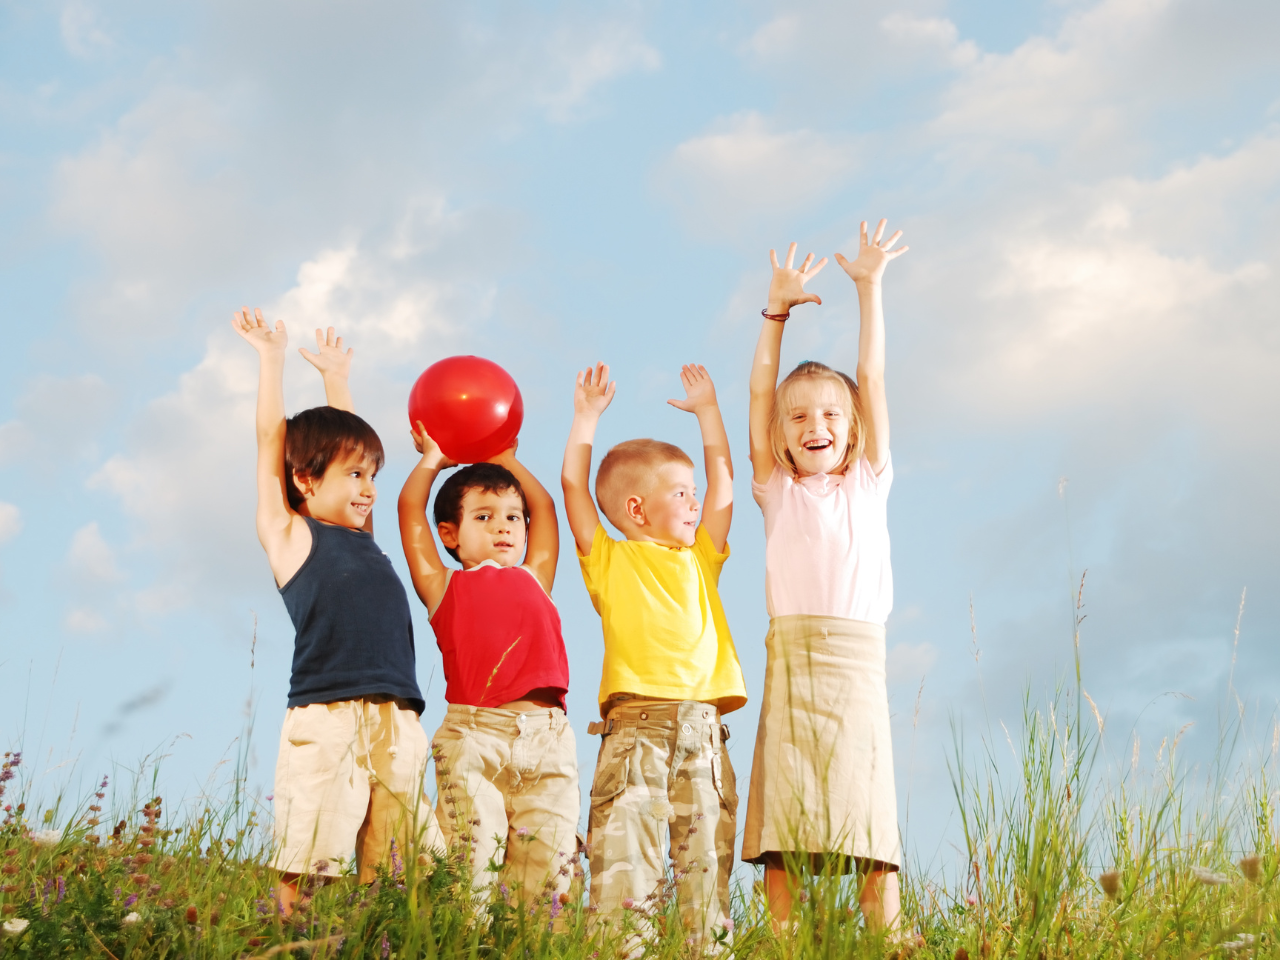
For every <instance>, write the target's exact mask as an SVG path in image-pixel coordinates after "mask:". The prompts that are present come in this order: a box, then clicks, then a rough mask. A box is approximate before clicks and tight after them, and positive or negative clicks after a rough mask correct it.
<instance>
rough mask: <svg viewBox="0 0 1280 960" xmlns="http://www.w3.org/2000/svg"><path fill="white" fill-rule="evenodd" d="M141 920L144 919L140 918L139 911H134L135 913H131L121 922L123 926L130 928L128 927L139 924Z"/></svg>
mask: <svg viewBox="0 0 1280 960" xmlns="http://www.w3.org/2000/svg"><path fill="white" fill-rule="evenodd" d="M141 919H142V918H141V917H140V916H138V911H137V910H134V911H133V912H131V913H127V914H125V917H124V919H123V920H121V921H120V922H121V923H123V924H125V925H126V926H128V925H131V924H134V923H137V922H138V921H139V920H141Z"/></svg>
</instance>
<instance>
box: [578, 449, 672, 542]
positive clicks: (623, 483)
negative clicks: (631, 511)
mask: <svg viewBox="0 0 1280 960" xmlns="http://www.w3.org/2000/svg"><path fill="white" fill-rule="evenodd" d="M668 463H681V464H684V465H685V466H687V467H692V466H693V461H692V460H691V459H689V455H688V454H687V453H685V452H684V451H683V450H681V449H680V448H679V447H677V446H676V445H675V444H674V443H664V442H663V441H661V440H649V439H643V440H624V441H623V442H622V443H619V444H618V445H617V446H615V447H613V448H612V449H610V451H609V452H608V453H606V454H605V455H604V459H603V460H601V461H600V469H598V470H597V471H596V502H597V503H598V504H600V509H601V510H603V511H604V515H605V516H606V517H608V518H609V522H610V523H612V524H613V525H614V526H615V527H617V528H618V529H619V530H621V529H622V525H621V524H620V523H619V521H620V520H622V519H623V516H624V510H625V505H626V502H627V497H629V496H631V495H632V494H635V493H646V492H648V489H649V484H650V483H651V482H652V479H653V473H654V471H656V470H658V469H660V468H661V467H664V466H666V465H667V464H668Z"/></svg>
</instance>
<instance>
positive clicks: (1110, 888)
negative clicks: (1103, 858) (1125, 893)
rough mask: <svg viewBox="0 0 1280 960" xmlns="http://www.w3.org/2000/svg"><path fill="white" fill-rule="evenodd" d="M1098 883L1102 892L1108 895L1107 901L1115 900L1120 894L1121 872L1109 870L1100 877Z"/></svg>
mask: <svg viewBox="0 0 1280 960" xmlns="http://www.w3.org/2000/svg"><path fill="white" fill-rule="evenodd" d="M1098 883H1099V884H1100V885H1101V887H1102V892H1103V893H1105V894H1106V895H1107V899H1108V900H1114V899H1115V898H1116V896H1117V895H1118V894H1119V893H1120V871H1119V870H1108V871H1107V872H1106V873H1104V874H1102V876H1100V877H1098Z"/></svg>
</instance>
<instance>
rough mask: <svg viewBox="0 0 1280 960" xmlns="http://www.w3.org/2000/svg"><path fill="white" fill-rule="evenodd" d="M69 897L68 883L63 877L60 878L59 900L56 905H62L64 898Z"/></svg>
mask: <svg viewBox="0 0 1280 960" xmlns="http://www.w3.org/2000/svg"><path fill="white" fill-rule="evenodd" d="M66 895H67V881H66V880H65V879H64V878H63V877H62V876H59V877H58V899H57V900H55V901H54V903H61V902H62V898H63V897H65V896H66Z"/></svg>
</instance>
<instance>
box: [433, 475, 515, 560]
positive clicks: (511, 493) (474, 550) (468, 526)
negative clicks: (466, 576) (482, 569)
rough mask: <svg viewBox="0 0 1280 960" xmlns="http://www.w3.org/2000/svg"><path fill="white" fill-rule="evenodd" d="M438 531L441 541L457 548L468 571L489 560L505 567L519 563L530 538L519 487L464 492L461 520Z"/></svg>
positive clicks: (460, 558) (454, 548)
mask: <svg viewBox="0 0 1280 960" xmlns="http://www.w3.org/2000/svg"><path fill="white" fill-rule="evenodd" d="M437 530H438V531H439V533H440V540H441V542H443V543H444V545H445V546H446V547H448V548H449V549H451V550H456V551H457V554H458V559H459V560H460V561H461V562H462V567H463V569H464V570H469V569H470V568H472V567H474V566H476V565H477V564H480V563H483V562H484V561H486V560H492V561H493V562H494V563H496V564H498V566H501V567H514V566H518V565H519V563H520V561H521V559H523V557H524V547H525V540H526V538H527V537H528V528H527V526H526V524H525V518H524V501H523V500H522V499H521V497H520V491H519V490H517V489H516V488H515V487H507V488H506V489H505V490H498V491H494V490H482V489H480V488H479V487H471V488H470V489H468V490H467V491H466V492H465V493H464V494H463V495H462V511H461V517H460V519H459V520H458V522H457V523H449V522H448V521H446V522H443V523H441V524H439V525H438V527H437Z"/></svg>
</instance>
